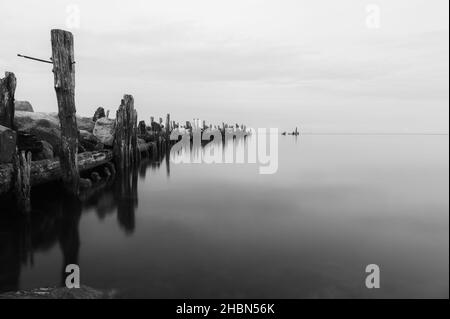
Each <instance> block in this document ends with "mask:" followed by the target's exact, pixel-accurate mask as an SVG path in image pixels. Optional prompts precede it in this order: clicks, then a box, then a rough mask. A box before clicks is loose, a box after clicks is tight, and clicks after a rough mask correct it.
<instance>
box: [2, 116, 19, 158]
mask: <svg viewBox="0 0 450 319" xmlns="http://www.w3.org/2000/svg"><path fill="white" fill-rule="evenodd" d="M16 145H17V134H16V132H15V131H13V130H12V129H10V128H8V127H5V126H2V125H0V163H11V162H12V160H13V156H14V154H15V152H16Z"/></svg>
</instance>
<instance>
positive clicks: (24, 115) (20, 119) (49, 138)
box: [14, 111, 94, 156]
mask: <svg viewBox="0 0 450 319" xmlns="http://www.w3.org/2000/svg"><path fill="white" fill-rule="evenodd" d="M77 124H78V128H79V129H80V130H85V131H88V132H89V131H90V132H92V130H93V128H94V122H93V121H92V119H90V118H82V117H77ZM14 125H15V127H16V129H17V130H18V131H23V132H27V133H30V134H32V135H34V136H36V138H37V139H38V140H43V141H46V142H48V143H49V144H50V145H51V146H52V147H53V152H54V154H55V156H58V155H59V154H61V128H60V124H59V118H58V114H57V113H40V112H34V113H31V112H24V111H17V112H15V117H14Z"/></svg>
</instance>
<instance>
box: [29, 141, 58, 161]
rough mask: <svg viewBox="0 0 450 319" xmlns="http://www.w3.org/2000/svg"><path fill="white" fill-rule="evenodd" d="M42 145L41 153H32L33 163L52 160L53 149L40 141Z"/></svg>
mask: <svg viewBox="0 0 450 319" xmlns="http://www.w3.org/2000/svg"><path fill="white" fill-rule="evenodd" d="M41 143H42V146H43V147H42V151H41V152H39V153H37V154H34V153H33V161H42V160H49V159H53V158H54V153H53V147H52V146H51V145H50V143H48V142H46V141H41Z"/></svg>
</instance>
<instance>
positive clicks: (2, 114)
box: [0, 72, 17, 129]
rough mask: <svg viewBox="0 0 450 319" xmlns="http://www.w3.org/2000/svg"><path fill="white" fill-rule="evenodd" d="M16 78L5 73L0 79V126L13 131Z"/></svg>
mask: <svg viewBox="0 0 450 319" xmlns="http://www.w3.org/2000/svg"><path fill="white" fill-rule="evenodd" d="M16 85H17V81H16V76H15V75H14V73H11V72H5V77H4V78H3V79H0V125H2V126H5V127H7V128H10V129H14V110H15V107H14V94H15V92H16Z"/></svg>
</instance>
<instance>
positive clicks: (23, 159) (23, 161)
mask: <svg viewBox="0 0 450 319" xmlns="http://www.w3.org/2000/svg"><path fill="white" fill-rule="evenodd" d="M13 167H14V194H15V196H16V202H17V207H18V208H19V210H20V212H21V213H29V212H30V211H31V201H30V198H31V183H30V179H31V178H30V177H31V152H28V153H26V154H25V151H22V152H20V153H19V151H18V150H17V149H16V152H15V153H14V158H13Z"/></svg>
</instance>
